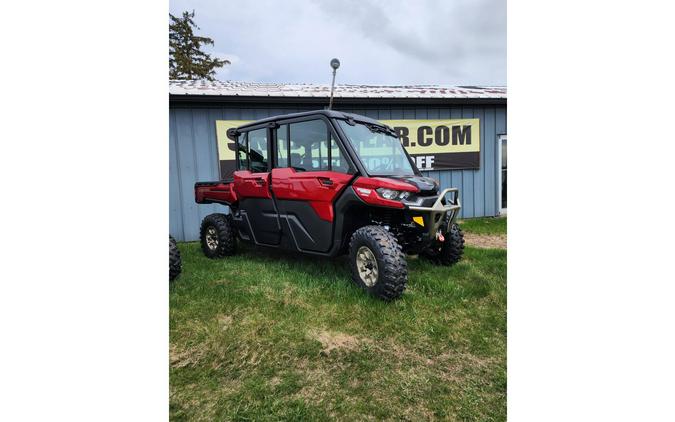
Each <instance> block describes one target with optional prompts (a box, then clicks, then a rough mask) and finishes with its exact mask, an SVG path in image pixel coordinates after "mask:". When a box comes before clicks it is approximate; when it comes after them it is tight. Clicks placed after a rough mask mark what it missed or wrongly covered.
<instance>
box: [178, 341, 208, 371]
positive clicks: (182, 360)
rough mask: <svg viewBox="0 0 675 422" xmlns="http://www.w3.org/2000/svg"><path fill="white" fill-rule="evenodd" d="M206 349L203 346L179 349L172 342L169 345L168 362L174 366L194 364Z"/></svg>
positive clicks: (199, 359)
mask: <svg viewBox="0 0 675 422" xmlns="http://www.w3.org/2000/svg"><path fill="white" fill-rule="evenodd" d="M205 353H206V350H205V349H204V348H203V347H191V348H188V349H183V350H180V349H178V348H177V347H176V346H174V345H173V344H172V345H171V346H170V347H169V363H170V364H171V366H172V367H174V368H183V367H186V366H194V365H196V364H198V363H199V361H201V359H202V357H204V355H205Z"/></svg>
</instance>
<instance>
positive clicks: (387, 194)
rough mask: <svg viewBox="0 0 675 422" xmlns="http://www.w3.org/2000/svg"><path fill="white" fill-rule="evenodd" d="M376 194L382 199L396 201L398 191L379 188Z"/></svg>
mask: <svg viewBox="0 0 675 422" xmlns="http://www.w3.org/2000/svg"><path fill="white" fill-rule="evenodd" d="M377 193H379V194H380V196H381V197H383V198H384V199H396V198H398V193H399V192H398V191H397V190H393V189H385V188H379V189H378V190H377Z"/></svg>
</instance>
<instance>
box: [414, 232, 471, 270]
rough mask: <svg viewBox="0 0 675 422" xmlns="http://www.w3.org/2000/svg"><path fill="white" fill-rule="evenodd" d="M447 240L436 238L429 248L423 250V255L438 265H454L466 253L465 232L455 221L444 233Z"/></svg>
mask: <svg viewBox="0 0 675 422" xmlns="http://www.w3.org/2000/svg"><path fill="white" fill-rule="evenodd" d="M443 236H444V237H445V241H443V242H442V243H441V242H439V241H437V240H435V241H434V242H433V243H432V244H431V246H429V248H427V249H426V250H425V251H424V252H422V256H424V257H425V258H427V259H429V260H431V261H432V262H433V263H435V264H438V265H446V266H448V265H453V264H455V263H457V262H458V261H459V260H460V259H461V258H462V255H463V254H464V233H462V229H460V228H459V226H458V225H457V224H456V223H453V224H452V226H451V227H450V230H448V232H447V233H443Z"/></svg>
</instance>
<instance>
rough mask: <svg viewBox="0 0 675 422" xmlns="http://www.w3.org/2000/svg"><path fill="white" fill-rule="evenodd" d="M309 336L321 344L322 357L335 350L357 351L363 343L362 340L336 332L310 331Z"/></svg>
mask: <svg viewBox="0 0 675 422" xmlns="http://www.w3.org/2000/svg"><path fill="white" fill-rule="evenodd" d="M308 334H309V337H310V338H312V339H314V340H317V341H318V342H320V343H321V346H322V347H323V349H321V354H322V355H328V354H330V352H332V351H333V350H347V351H352V350H356V349H358V348H359V345H360V344H361V343H363V340H362V339H359V338H357V337H354V336H350V335H349V334H345V333H339V332H334V331H310V332H309V333H308Z"/></svg>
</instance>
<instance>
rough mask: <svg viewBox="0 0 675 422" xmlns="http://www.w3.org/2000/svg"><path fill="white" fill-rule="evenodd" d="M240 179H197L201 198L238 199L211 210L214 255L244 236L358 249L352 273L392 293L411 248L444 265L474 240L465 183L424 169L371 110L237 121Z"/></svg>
mask: <svg viewBox="0 0 675 422" xmlns="http://www.w3.org/2000/svg"><path fill="white" fill-rule="evenodd" d="M228 137H229V138H230V139H231V140H233V141H234V142H235V145H236V148H235V151H236V171H235V172H234V174H233V177H232V178H231V179H226V180H220V181H217V182H198V183H196V184H195V200H196V202H197V203H199V204H211V203H219V204H224V205H227V206H229V209H230V213H229V214H211V215H209V216H207V217H206V218H204V221H203V222H202V225H201V231H200V238H201V245H202V250H203V251H204V253H205V254H206V256H208V257H210V258H221V257H224V256H227V255H232V254H233V253H235V251H236V243H237V239H240V240H242V241H246V242H251V243H254V244H256V245H261V246H268V247H274V248H282V249H288V250H292V251H297V252H302V253H306V254H313V255H321V256H330V257H333V256H337V255H340V254H344V253H349V262H350V266H351V273H352V279H353V280H354V282H355V283H357V284H358V285H359V286H361V287H362V288H363V289H365V290H366V291H368V292H369V293H371V294H373V295H375V296H377V297H379V298H381V299H385V300H391V299H395V298H398V297H399V296H401V294H402V293H403V291H404V290H405V286H406V283H407V281H408V268H407V263H406V255H405V254H419V255H421V256H423V257H426V258H429V259H431V260H432V261H433V262H435V263H437V264H440V265H452V264H454V263H455V262H457V261H459V259H460V258H461V256H462V252H463V249H464V238H463V235H462V231H461V230H460V229H459V227H458V226H457V224H456V223H455V218H456V217H457V214H458V213H459V210H460V203H459V197H458V196H459V195H458V190H457V189H456V188H450V189H443V190H440V191H439V187H438V183H437V182H436V181H435V180H433V179H430V178H427V177H423V176H422V175H421V174H420V172H419V170H418V169H417V167H415V164H414V162H413V160H412V159H411V158H410V156H409V155H408V153H407V152H406V150H405V149H404V148H403V146H402V145H401V142H400V141H399V139H398V138H397V136H396V133H395V132H394V130H393V129H392V128H390V127H388V126H385V125H383V124H382V123H379V122H378V121H376V120H373V119H370V118H368V117H364V116H359V115H356V114H350V113H342V112H338V111H329V110H319V111H311V112H305V113H295V114H288V115H283V116H276V117H270V118H267V119H263V120H258V121H256V122H253V123H249V124H246V125H243V126H240V127H239V128H237V129H230V131H228Z"/></svg>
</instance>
